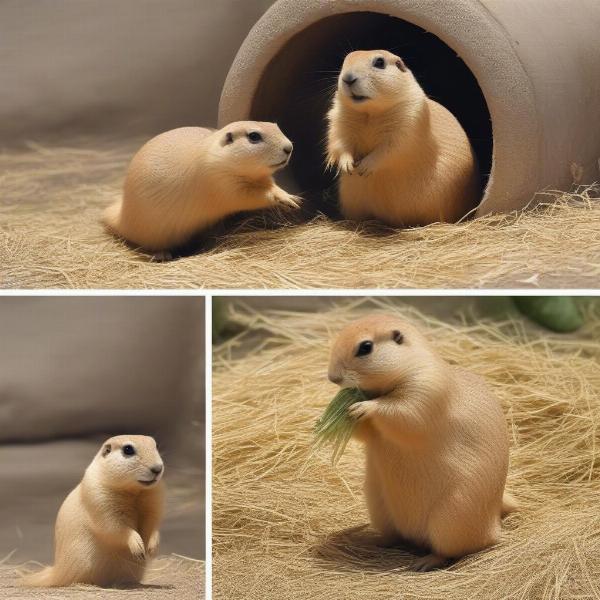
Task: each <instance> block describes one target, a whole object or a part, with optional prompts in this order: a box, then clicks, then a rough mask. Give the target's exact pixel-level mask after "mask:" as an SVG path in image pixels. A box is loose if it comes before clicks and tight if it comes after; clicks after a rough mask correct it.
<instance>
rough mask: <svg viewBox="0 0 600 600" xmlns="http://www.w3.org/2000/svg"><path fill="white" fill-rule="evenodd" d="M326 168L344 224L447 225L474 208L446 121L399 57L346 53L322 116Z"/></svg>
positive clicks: (467, 148)
mask: <svg viewBox="0 0 600 600" xmlns="http://www.w3.org/2000/svg"><path fill="white" fill-rule="evenodd" d="M328 120H329V131H328V147H327V166H328V167H329V168H333V167H335V168H337V170H338V173H339V174H340V181H339V198H340V208H341V211H342V214H343V216H344V217H345V218H347V219H350V220H356V221H360V220H366V219H372V218H375V219H378V220H380V221H382V222H384V223H387V224H388V225H392V226H412V225H426V224H428V223H434V222H438V221H446V222H454V221H457V220H459V219H460V218H461V217H463V216H465V214H466V213H467V212H469V210H471V209H472V208H474V207H475V206H476V204H477V201H478V193H479V191H478V180H479V176H478V169H477V164H476V159H475V157H474V154H473V151H472V149H471V145H470V143H469V140H468V138H467V135H466V134H465V132H464V130H463V129H462V127H461V126H460V124H459V123H458V121H457V120H456V119H455V118H454V116H453V115H452V114H451V113H450V112H449V111H448V110H446V109H445V108H444V107H443V106H441V105H440V104H438V103H437V102H434V101H433V100H430V99H429V98H427V96H426V95H425V92H424V91H423V89H422V88H421V86H420V85H419V84H418V83H417V80H416V79H415V78H414V76H413V74H412V73H411V72H410V70H409V69H408V68H407V67H406V65H405V64H404V62H403V61H402V59H401V58H400V57H399V56H395V55H394V54H392V53H390V52H387V51H385V50H374V51H368V52H367V51H358V52H351V53H350V54H348V55H347V56H346V59H345V60H344V64H343V66H342V70H341V72H340V75H339V79H338V87H337V91H336V94H335V97H334V100H333V105H332V107H331V110H330V111H329V113H328Z"/></svg>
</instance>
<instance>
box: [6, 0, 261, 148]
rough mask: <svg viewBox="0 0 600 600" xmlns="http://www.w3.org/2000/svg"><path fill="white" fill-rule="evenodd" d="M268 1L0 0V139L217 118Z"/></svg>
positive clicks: (146, 128) (121, 133)
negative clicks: (230, 75) (235, 65)
mask: <svg viewBox="0 0 600 600" xmlns="http://www.w3.org/2000/svg"><path fill="white" fill-rule="evenodd" d="M271 3H272V2H271V0H219V1H218V2H209V1H207V0H169V1H168V2H165V1H164V0H127V1H126V2H123V1H122V0H102V2H99V1H98V0H60V1H58V2H57V1H56V0H3V1H2V2H0V89H1V90H2V93H1V94H0V146H12V145H18V144H19V143H21V142H23V141H28V140H35V141H38V142H45V141H52V142H56V143H61V142H62V141H64V140H65V139H66V138H69V137H73V136H79V135H89V134H101V135H102V136H103V137H107V138H109V139H110V138H112V137H118V138H123V137H126V136H131V135H148V136H151V135H154V134H156V133H159V132H161V131H164V130H166V129H172V128H174V127H180V126H182V125H210V126H215V125H216V119H217V107H218V101H219V95H220V93H221V88H222V85H223V82H224V80H225V76H226V75H227V71H228V70H229V67H230V64H231V62H232V61H233V58H234V56H235V54H236V52H237V50H238V48H239V46H240V44H241V42H242V41H243V40H244V38H245V37H246V34H247V32H248V31H249V30H250V28H251V27H252V26H253V25H254V23H255V22H256V20H257V19H258V18H259V17H260V15H261V14H262V13H263V12H264V11H265V10H266V9H267V8H268V7H269V6H270V5H271ZM190 73H191V74H195V75H192V76H190Z"/></svg>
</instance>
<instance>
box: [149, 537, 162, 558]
mask: <svg viewBox="0 0 600 600" xmlns="http://www.w3.org/2000/svg"><path fill="white" fill-rule="evenodd" d="M159 544H160V533H159V532H158V531H155V532H154V533H153V534H152V535H151V536H150V539H149V540H148V548H147V550H148V556H154V555H155V554H156V553H157V552H158V545H159Z"/></svg>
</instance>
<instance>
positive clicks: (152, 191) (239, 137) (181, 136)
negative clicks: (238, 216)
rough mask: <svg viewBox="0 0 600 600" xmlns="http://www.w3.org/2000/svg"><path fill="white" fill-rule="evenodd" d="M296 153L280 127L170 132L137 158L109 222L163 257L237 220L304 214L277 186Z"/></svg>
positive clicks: (252, 125) (106, 215)
mask: <svg viewBox="0 0 600 600" xmlns="http://www.w3.org/2000/svg"><path fill="white" fill-rule="evenodd" d="M292 148H293V147H292V143H291V142H290V141H289V140H288V139H287V138H286V137H285V136H284V135H283V133H282V132H281V130H280V129H279V127H278V126H277V125H276V124H275V123H262V122H254V121H241V122H238V123H231V124H230V125H227V126H226V127H224V128H223V129H220V130H218V131H213V130H210V129H203V128H200V127H181V128H179V129H173V130H171V131H167V132H165V133H162V134H160V135H158V136H156V137H155V138H152V139H151V140H150V141H149V142H147V143H146V144H145V145H144V146H142V148H141V149H140V150H139V151H138V153H137V154H136V155H135V156H134V157H133V159H132V161H131V164H130V165H129V168H128V170H127V175H126V177H125V184H124V187H123V198H122V200H121V201H118V202H117V203H115V204H113V205H112V206H109V207H108V208H107V210H106V212H105V213H104V223H105V225H106V227H107V228H108V229H109V231H111V232H113V233H114V234H116V235H118V236H120V237H122V238H124V239H126V240H128V241H129V242H131V243H133V244H137V245H138V246H140V247H142V248H144V249H146V250H150V251H164V250H169V249H172V248H175V247H177V246H180V245H181V244H183V243H185V242H187V241H189V239H190V238H191V237H192V236H193V235H194V234H195V233H198V232H199V231H201V230H203V229H206V228H208V227H210V226H211V225H214V224H215V223H217V222H218V221H220V220H222V219H224V218H225V217H227V216H229V215H232V214H234V213H238V212H241V211H247V210H257V209H261V208H269V207H273V206H280V207H288V208H289V207H292V208H298V207H299V202H300V199H299V198H298V197H297V196H292V195H291V194H288V193H287V192H286V191H285V190H283V189H281V188H280V187H279V186H277V185H276V184H275V181H274V180H273V174H274V173H275V171H277V170H279V169H281V168H283V167H285V166H286V165H287V164H288V162H289V160H290V156H291V154H292Z"/></svg>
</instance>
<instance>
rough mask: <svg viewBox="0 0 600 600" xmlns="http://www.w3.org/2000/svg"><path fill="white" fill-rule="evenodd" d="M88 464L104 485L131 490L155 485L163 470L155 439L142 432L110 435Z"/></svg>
mask: <svg viewBox="0 0 600 600" xmlns="http://www.w3.org/2000/svg"><path fill="white" fill-rule="evenodd" d="M90 467H92V468H93V470H94V472H95V473H96V474H98V475H99V476H100V478H101V480H102V483H103V484H104V485H106V486H107V487H110V488H113V489H122V490H133V491H135V490H140V489H144V488H150V487H153V486H155V485H156V484H157V483H158V482H159V481H160V480H161V478H162V476H163V473H164V465H163V461H162V458H161V456H160V454H159V453H158V449H157V447H156V442H155V441H154V438H152V437H149V436H145V435H118V436H115V437H111V438H110V439H108V440H106V441H105V442H104V443H103V444H102V447H101V448H100V450H99V452H98V454H96V457H95V458H94V461H93V462H92V464H91V465H90Z"/></svg>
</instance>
